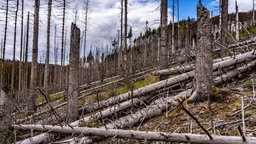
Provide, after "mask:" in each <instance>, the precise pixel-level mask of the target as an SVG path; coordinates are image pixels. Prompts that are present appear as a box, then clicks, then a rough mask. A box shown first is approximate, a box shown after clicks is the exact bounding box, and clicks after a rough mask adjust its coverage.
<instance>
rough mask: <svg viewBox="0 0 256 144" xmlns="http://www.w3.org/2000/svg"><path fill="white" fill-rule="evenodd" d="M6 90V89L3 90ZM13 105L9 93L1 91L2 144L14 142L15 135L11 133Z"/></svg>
mask: <svg viewBox="0 0 256 144" xmlns="http://www.w3.org/2000/svg"><path fill="white" fill-rule="evenodd" d="M3 89H5V88H3ZM11 109H12V103H11V101H10V100H9V98H8V95H7V92H6V91H4V90H2V89H1V90H0V143H1V144H4V143H10V142H12V141H13V134H12V131H10V129H11V126H12V120H11V117H10V116H11Z"/></svg>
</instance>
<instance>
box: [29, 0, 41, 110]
mask: <svg viewBox="0 0 256 144" xmlns="http://www.w3.org/2000/svg"><path fill="white" fill-rule="evenodd" d="M39 6H40V0H35V5H34V32H33V49H32V66H31V78H30V92H29V102H28V113H30V114H32V113H35V112H36V97H37V93H36V91H37V89H36V88H37V85H38V80H37V58H38V24H39Z"/></svg>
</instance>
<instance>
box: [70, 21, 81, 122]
mask: <svg viewBox="0 0 256 144" xmlns="http://www.w3.org/2000/svg"><path fill="white" fill-rule="evenodd" d="M79 50H80V29H79V28H78V27H77V26H76V24H74V23H72V24H71V40H70V59H69V83H68V93H67V95H68V101H67V104H68V107H67V108H68V109H67V121H68V122H72V121H75V120H77V119H78V118H79V113H78V111H79V108H78V96H79V93H80V91H79V73H78V72H79V57H80V55H79Z"/></svg>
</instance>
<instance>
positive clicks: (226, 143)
mask: <svg viewBox="0 0 256 144" xmlns="http://www.w3.org/2000/svg"><path fill="white" fill-rule="evenodd" d="M14 127H15V128H17V129H22V130H31V129H34V130H38V131H52V132H57V133H59V132H61V133H66V134H78V135H84V136H91V135H95V136H102V137H106V138H108V137H109V138H111V137H115V138H129V139H138V140H144V141H145V140H149V141H165V142H181V143H198V144H253V143H256V138H255V137H247V142H243V139H242V138H241V137H240V136H217V135H214V136H213V140H210V139H209V137H207V136H206V135H202V134H189V133H165V132H146V131H135V130H121V129H105V128H88V127H75V128H71V127H68V126H64V127H61V126H52V125H45V126H42V125H15V126H14ZM63 142H64V141H63ZM67 142H68V141H67ZM65 143H66V142H65Z"/></svg>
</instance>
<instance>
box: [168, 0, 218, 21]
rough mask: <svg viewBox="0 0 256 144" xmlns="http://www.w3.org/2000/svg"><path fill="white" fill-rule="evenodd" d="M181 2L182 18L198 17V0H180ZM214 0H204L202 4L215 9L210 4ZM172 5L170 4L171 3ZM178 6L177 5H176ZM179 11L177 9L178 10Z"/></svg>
mask: <svg viewBox="0 0 256 144" xmlns="http://www.w3.org/2000/svg"><path fill="white" fill-rule="evenodd" d="M179 1H180V2H179V3H180V20H183V19H187V18H188V17H191V18H196V11H197V10H196V8H197V4H198V0H179ZM170 2H171V1H170V0H169V3H170ZM175 2H177V0H176V1H175ZM211 3H212V0H202V4H203V5H204V6H206V7H207V8H208V9H211V10H213V9H214V8H213V7H212V6H210V4H211ZM169 5H170V4H169ZM175 8H177V6H175ZM176 11H177V10H176Z"/></svg>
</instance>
